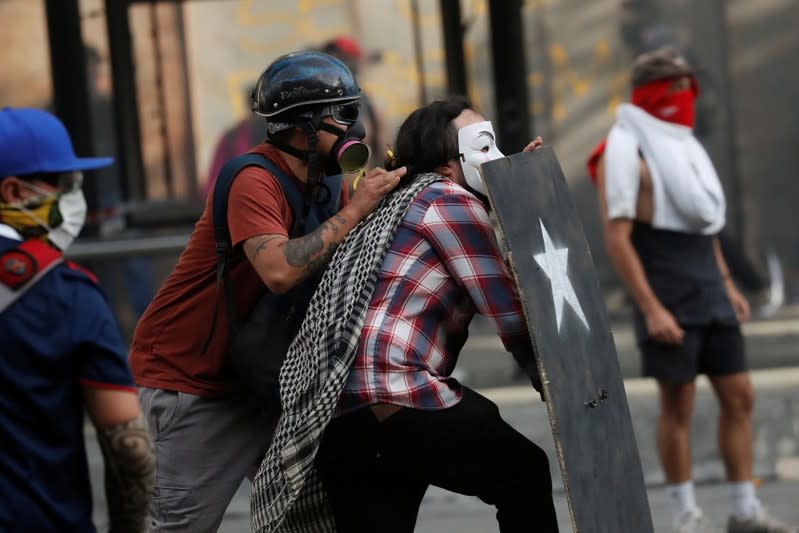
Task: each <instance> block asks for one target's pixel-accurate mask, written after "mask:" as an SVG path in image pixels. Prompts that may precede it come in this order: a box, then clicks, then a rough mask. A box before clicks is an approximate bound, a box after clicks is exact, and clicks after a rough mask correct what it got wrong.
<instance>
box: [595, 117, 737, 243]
mask: <svg viewBox="0 0 799 533" xmlns="http://www.w3.org/2000/svg"><path fill="white" fill-rule="evenodd" d="M639 150H640V152H641V154H643V157H644V160H645V161H646V164H647V167H648V168H649V173H650V175H651V176H652V191H653V192H652V195H653V198H652V202H653V214H652V226H653V227H655V228H659V229H667V230H674V231H683V232H686V233H699V234H703V235H713V234H716V233H718V232H719V231H721V229H722V228H723V227H724V223H725V210H726V204H725V201H724V190H723V189H722V187H721V183H720V182H719V177H718V175H717V174H716V169H715V168H713V163H712V162H711V161H710V158H709V157H708V155H707V152H706V151H705V149H704V148H703V147H702V145H701V144H699V141H697V140H696V137H694V135H693V131H692V130H691V128H689V127H687V126H682V125H679V124H673V123H671V122H666V121H664V120H660V119H658V118H656V117H654V116H652V115H650V114H649V113H647V112H646V111H644V110H643V109H641V108H639V107H637V106H634V105H632V104H621V105H620V106H619V108H618V110H617V111H616V123H615V124H614V125H613V128H611V130H610V133H609V134H608V139H607V146H606V148H605V156H604V157H605V197H606V199H607V206H608V217H609V218H611V219H614V218H630V219H634V218H635V207H636V202H637V199H638V187H639V182H640V174H639Z"/></svg>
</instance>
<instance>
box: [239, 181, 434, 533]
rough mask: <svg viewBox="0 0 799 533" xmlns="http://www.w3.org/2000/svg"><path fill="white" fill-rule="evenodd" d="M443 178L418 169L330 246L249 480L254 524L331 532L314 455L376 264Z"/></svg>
mask: <svg viewBox="0 0 799 533" xmlns="http://www.w3.org/2000/svg"><path fill="white" fill-rule="evenodd" d="M443 179H446V178H444V177H443V176H440V175H438V174H421V175H418V176H416V178H415V179H414V180H413V182H412V183H411V184H409V185H408V186H406V187H405V188H403V189H401V190H399V191H397V192H395V193H393V194H391V195H390V196H389V197H388V198H386V199H384V200H383V201H382V202H381V204H380V205H379V206H378V208H377V209H376V210H375V211H374V212H373V213H372V214H371V215H369V217H367V218H366V219H364V220H363V221H361V222H360V223H359V224H358V225H357V226H355V228H353V229H352V231H350V233H349V234H348V235H347V238H346V239H345V240H344V241H343V242H342V243H341V245H340V246H339V247H338V250H336V253H335V255H334V256H333V259H332V261H331V262H330V265H329V266H328V267H327V270H326V271H325V273H324V275H323V277H322V280H321V282H320V283H319V287H318V288H317V289H316V292H315V293H314V295H313V298H312V299H311V303H310V306H309V308H308V313H307V315H306V319H305V321H304V322H303V323H302V325H301V326H300V331H299V333H298V334H297V337H296V339H295V340H294V342H293V343H292V344H291V346H290V347H289V351H288V354H287V355H286V359H285V362H284V363H283V367H282V369H281V372H280V398H281V401H282V403H283V414H282V415H281V417H280V420H279V421H278V425H277V429H276V431H275V437H274V439H273V440H272V445H271V446H270V448H269V451H268V452H267V454H266V457H265V458H264V460H263V462H262V463H261V466H260V468H259V469H258V473H257V474H256V475H255V480H254V481H253V486H252V494H251V500H250V525H251V526H252V530H253V531H255V532H258V533H261V532H268V533H272V532H278V531H280V532H282V533H333V532H335V530H336V529H335V525H334V521H333V516H332V514H331V512H330V510H329V508H328V505H327V500H326V494H325V490H324V487H323V486H322V482H321V480H320V479H319V476H318V474H317V473H316V470H315V468H314V464H313V461H314V457H315V456H316V452H317V450H318V449H319V444H320V441H321V438H322V433H323V432H324V430H325V427H327V424H328V423H329V422H330V419H331V418H332V416H333V413H334V411H335V409H336V405H337V403H338V398H339V394H340V393H341V390H342V389H343V388H344V384H345V383H346V381H347V376H348V375H349V370H350V365H351V364H352V362H353V360H354V359H355V351H356V349H357V347H358V337H359V336H360V333H361V329H362V328H363V325H364V321H365V319H366V311H367V307H368V305H369V301H370V299H371V297H372V292H373V291H374V287H375V283H376V281H377V272H378V269H379V268H380V265H381V264H382V262H383V258H384V257H385V254H386V251H387V250H388V247H389V245H390V244H391V241H392V239H393V238H394V234H395V233H396V230H397V227H398V226H399V223H400V221H401V220H402V217H403V216H404V215H405V212H406V211H407V210H408V208H409V206H410V205H411V202H412V201H413V199H414V198H415V197H416V195H417V194H418V193H419V192H420V191H422V189H424V188H425V187H427V186H428V185H429V184H431V183H433V182H434V181H441V180H443Z"/></svg>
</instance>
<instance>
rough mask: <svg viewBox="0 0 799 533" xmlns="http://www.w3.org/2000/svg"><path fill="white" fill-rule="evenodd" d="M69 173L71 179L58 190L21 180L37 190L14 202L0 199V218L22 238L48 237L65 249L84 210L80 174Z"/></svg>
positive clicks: (81, 222)
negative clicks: (49, 189) (54, 190)
mask: <svg viewBox="0 0 799 533" xmlns="http://www.w3.org/2000/svg"><path fill="white" fill-rule="evenodd" d="M69 176H70V177H71V182H70V183H69V184H66V186H65V187H63V188H62V190H61V191H58V192H50V191H46V190H44V189H42V188H41V187H37V186H36V185H33V184H31V183H25V187H27V188H29V189H30V190H32V191H34V192H36V193H38V194H36V195H35V196H31V197H29V198H26V199H25V200H22V201H20V202H16V203H14V204H2V203H0V222H2V223H3V224H8V225H9V226H11V227H12V228H14V229H15V230H17V231H18V232H19V233H20V235H22V236H23V238H26V239H30V238H39V239H42V240H48V241H50V242H51V243H52V244H53V245H54V246H56V247H57V248H58V249H59V250H61V251H62V252H63V251H66V249H67V248H69V246H70V245H71V244H72V241H74V240H75V238H77V236H78V235H79V234H80V231H81V229H83V225H84V223H85V222H86V210H87V207H86V198H84V196H83V191H82V190H81V184H82V183H83V174H82V173H80V172H73V173H71V174H69Z"/></svg>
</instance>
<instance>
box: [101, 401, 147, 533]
mask: <svg viewBox="0 0 799 533" xmlns="http://www.w3.org/2000/svg"><path fill="white" fill-rule="evenodd" d="M97 440H98V442H99V443H100V449H101V450H102V452H103V458H104V460H105V495H106V499H107V501H108V518H109V522H110V523H111V528H110V530H111V531H112V532H113V533H140V532H141V531H144V530H145V529H146V527H145V526H146V524H145V521H146V519H147V512H148V507H149V505H150V500H151V499H152V494H153V482H154V477H155V448H154V446H153V440H152V437H151V436H150V430H149V429H148V428H147V423H146V422H145V420H144V417H143V416H142V415H139V416H138V417H136V418H134V419H133V420H130V421H129V422H125V423H124V424H119V425H117V426H113V427H110V428H103V429H98V430H97Z"/></svg>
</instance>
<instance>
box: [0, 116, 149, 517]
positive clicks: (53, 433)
mask: <svg viewBox="0 0 799 533" xmlns="http://www.w3.org/2000/svg"><path fill="white" fill-rule="evenodd" d="M112 162H113V160H112V159H111V158H102V157H92V158H86V157H77V156H76V155H75V152H74V149H73V147H72V141H71V140H70V137H69V135H68V133H67V131H66V129H65V128H64V125H63V124H62V123H61V122H60V121H59V120H58V119H57V118H56V117H54V116H53V115H51V114H49V113H47V112H45V111H41V110H38V109H22V108H19V109H12V108H8V107H7V108H4V109H3V110H2V111H0V339H2V340H3V341H2V344H0V387H1V388H2V390H3V396H2V400H1V401H0V432H2V434H3V435H4V437H3V453H2V454H0V494H3V498H2V503H0V531H81V532H86V531H95V526H94V524H93V522H92V493H91V487H90V484H89V469H88V464H87V459H86V449H85V443H84V412H88V414H89V418H90V419H91V421H92V423H93V425H94V427H95V428H96V433H97V439H98V441H99V444H100V448H101V449H102V452H103V456H104V460H105V465H106V475H105V489H106V498H107V501H108V518H109V523H110V529H111V530H112V531H120V532H121V531H126V532H140V531H143V530H144V528H145V522H146V516H147V508H148V505H149V502H150V499H151V494H152V484H153V470H154V452H153V443H152V438H151V436H150V432H149V430H148V427H147V424H146V421H145V420H144V418H143V416H142V414H141V411H140V408H139V403H138V399H137V396H136V388H135V386H134V385H133V379H132V377H131V373H130V370H129V368H128V365H127V359H126V349H125V346H124V344H123V342H122V338H121V335H120V333H119V329H118V327H117V324H116V322H115V320H114V318H113V315H112V314H111V310H110V309H109V307H108V305H107V303H106V302H105V299H104V297H103V295H102V293H101V291H100V289H99V288H98V286H97V284H96V281H95V279H94V277H93V276H92V275H91V274H90V273H88V272H87V271H85V270H83V269H81V268H80V267H78V266H77V265H74V264H73V263H70V262H69V261H65V260H63V257H62V253H63V251H64V250H66V249H67V247H68V246H69V245H70V244H71V243H72V241H73V240H74V239H75V238H76V237H77V236H78V234H79V233H80V230H81V228H82V227H83V223H84V220H85V218H86V201H85V199H84V197H83V193H82V192H81V182H82V171H84V170H91V169H97V168H101V167H104V166H108V165H110V164H111V163H112Z"/></svg>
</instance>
